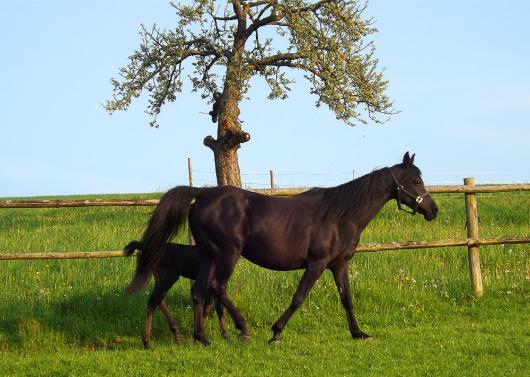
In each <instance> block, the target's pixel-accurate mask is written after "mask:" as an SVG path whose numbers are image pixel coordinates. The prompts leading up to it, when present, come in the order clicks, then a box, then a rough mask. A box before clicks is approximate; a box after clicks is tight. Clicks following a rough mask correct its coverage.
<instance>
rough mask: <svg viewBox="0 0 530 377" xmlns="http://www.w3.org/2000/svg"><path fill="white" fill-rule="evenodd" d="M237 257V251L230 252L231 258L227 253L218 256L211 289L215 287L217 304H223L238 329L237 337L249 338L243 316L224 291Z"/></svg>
mask: <svg viewBox="0 0 530 377" xmlns="http://www.w3.org/2000/svg"><path fill="white" fill-rule="evenodd" d="M238 257H239V253H234V254H232V257H231V258H230V257H229V256H228V255H227V256H226V257H225V258H219V259H217V260H216V267H215V268H216V274H215V280H216V281H215V284H214V286H213V289H215V293H216V296H217V300H218V302H219V305H224V307H225V308H226V310H228V313H229V314H230V316H231V317H232V319H233V320H234V323H235V325H236V328H237V329H238V330H239V331H240V333H239V339H241V340H248V339H250V334H249V333H248V329H247V323H246V321H245V318H243V316H242V315H241V313H240V312H239V311H238V310H237V308H236V307H235V306H234V304H233V303H232V301H231V300H230V299H229V298H228V295H227V293H226V287H227V285H228V279H230V276H232V273H233V272H234V268H235V264H236V261H237V259H238Z"/></svg>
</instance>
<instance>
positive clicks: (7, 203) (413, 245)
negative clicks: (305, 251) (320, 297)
mask: <svg viewBox="0 0 530 377" xmlns="http://www.w3.org/2000/svg"><path fill="white" fill-rule="evenodd" d="M192 174H193V169H192V164H191V159H190V158H188V179H189V182H188V183H189V185H190V186H192V185H193V179H192V178H193V175H192ZM352 174H353V175H354V174H355V173H354V172H353V171H352ZM269 179H270V189H253V190H252V189H251V190H250V191H254V192H257V193H261V194H265V195H271V196H293V195H296V194H299V193H301V192H303V191H306V190H307V188H276V185H275V176H274V171H273V170H270V171H269ZM426 188H427V190H428V191H429V192H430V193H436V194H464V196H465V207H466V224H467V237H468V238H467V239H464V240H435V241H421V242H417V241H407V242H391V243H378V244H367V245H359V246H358V247H357V248H356V252H359V253H363V252H377V251H387V250H406V249H428V248H429V249H430V248H441V247H454V246H465V247H467V248H468V260H469V274H470V280H471V286H472V289H473V292H474V293H475V295H477V296H481V295H482V294H483V286H482V276H481V271H480V256H479V246H481V245H500V244H523V243H530V237H509V238H506V237H505V238H483V239H480V238H479V234H478V210H477V201H476V196H475V194H477V193H497V192H517V191H530V184H510V185H480V186H476V185H475V179H474V178H465V179H464V185H460V186H455V185H450V186H427V187H426ZM158 202H159V200H158V199H93V200H2V201H0V209H1V208H67V207H104V206H154V205H157V204H158ZM189 242H190V243H193V238H192V237H191V232H190V239H189ZM135 255H138V254H135ZM121 256H123V253H122V252H121V251H96V252H67V253H3V254H2V253H0V260H35V259H92V258H110V257H121Z"/></svg>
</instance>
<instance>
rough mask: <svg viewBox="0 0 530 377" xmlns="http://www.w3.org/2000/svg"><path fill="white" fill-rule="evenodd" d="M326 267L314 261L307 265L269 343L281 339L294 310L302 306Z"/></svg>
mask: <svg viewBox="0 0 530 377" xmlns="http://www.w3.org/2000/svg"><path fill="white" fill-rule="evenodd" d="M325 268H326V266H325V265H323V264H319V263H313V264H309V265H308V266H307V268H306V270H305V272H304V275H303V276H302V279H301V280H300V283H298V288H296V292H295V294H294V296H293V299H292V301H291V305H289V307H288V308H287V309H286V310H285V312H283V314H282V316H281V317H280V318H279V319H278V320H277V321H276V323H275V324H274V325H273V326H272V332H273V335H272V338H271V340H269V343H278V342H279V341H280V335H281V333H282V330H283V328H284V327H285V325H286V324H287V322H288V321H289V319H290V318H291V316H292V315H293V314H294V312H295V311H296V310H297V309H298V308H299V307H300V305H302V303H303V302H304V300H305V299H306V297H307V295H308V294H309V291H310V290H311V288H313V285H315V282H316V281H317V280H318V278H319V277H320V275H322V272H324V270H325Z"/></svg>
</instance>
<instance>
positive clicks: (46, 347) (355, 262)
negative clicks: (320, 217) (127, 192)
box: [0, 193, 530, 376]
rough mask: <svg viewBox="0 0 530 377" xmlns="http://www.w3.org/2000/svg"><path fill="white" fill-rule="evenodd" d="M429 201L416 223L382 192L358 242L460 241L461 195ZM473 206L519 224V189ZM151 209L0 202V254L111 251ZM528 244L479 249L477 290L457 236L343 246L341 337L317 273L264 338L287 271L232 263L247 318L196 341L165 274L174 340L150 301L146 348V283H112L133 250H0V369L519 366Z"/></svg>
mask: <svg viewBox="0 0 530 377" xmlns="http://www.w3.org/2000/svg"><path fill="white" fill-rule="evenodd" d="M114 197H116V196H114ZM134 197H138V195H134ZM143 197H149V198H152V197H156V195H147V196H143ZM435 199H436V201H437V202H438V204H439V207H440V209H441V213H440V217H439V218H438V219H437V220H436V221H434V222H432V223H428V222H425V221H423V219H422V218H421V217H420V216H415V217H412V216H409V215H407V214H405V213H403V212H398V211H397V210H396V209H395V203H389V204H388V205H387V206H386V207H385V208H384V210H383V211H382V212H381V214H380V215H379V216H378V217H377V218H376V219H375V220H374V221H373V222H372V223H371V224H370V226H369V227H368V228H367V229H366V231H365V234H364V235H363V239H362V243H369V242H390V241H399V240H429V239H445V238H465V214H464V200H463V197H462V196H460V195H436V196H435ZM478 206H479V222H480V235H481V236H483V237H497V236H528V235H530V210H529V209H530V194H528V193H510V194H483V195H479V196H478ZM151 211H152V207H137V208H135V207H100V208H95V207H91V208H61V209H2V210H0V252H11V251H16V252H45V251H46V252H52V251H57V252H59V251H94V250H119V249H121V248H122V247H123V246H124V245H125V244H126V243H127V242H128V241H130V240H132V239H137V238H139V237H140V235H141V234H142V231H143V229H144V226H145V223H146V221H147V219H148V217H149V213H150V212H151ZM185 239H186V236H185V235H181V242H185ZM529 251H530V246H529V245H513V246H512V245H507V246H496V247H482V248H481V262H482V272H483V280H484V287H485V295H484V297H482V298H480V299H477V298H475V297H474V296H473V295H472V294H471V293H470V283H469V277H468V269H467V252H466V249H465V248H447V249H437V250H416V251H400V252H397V251H394V252H384V253H376V254H372V253H370V254H359V255H356V256H355V258H353V259H352V261H351V262H350V280H351V284H352V289H353V294H354V304H355V306H356V310H357V317H358V320H359V322H360V324H361V327H362V329H363V330H364V331H365V332H368V333H369V334H371V335H373V336H374V337H375V340H374V341H371V342H366V341H354V340H352V339H350V337H349V333H348V330H347V325H346V320H345V316H344V313H343V309H342V307H341V304H340V301H339V299H338V294H337V292H336V288H335V286H334V282H333V279H332V277H331V274H329V273H328V272H326V273H325V274H324V276H323V277H322V278H321V279H320V280H319V281H318V283H317V284H316V286H315V288H314V289H313V291H312V292H311V294H310V296H309V297H308V299H307V301H306V302H305V303H304V305H303V306H302V307H301V308H300V310H299V311H298V312H297V313H296V314H295V315H294V316H293V318H292V319H291V321H290V322H289V324H288V325H287V327H286V329H285V331H284V333H283V340H282V343H281V344H280V345H278V346H269V345H268V344H267V340H268V339H269V338H270V336H271V332H270V330H269V328H270V326H271V325H272V323H274V321H275V320H276V319H277V318H278V317H279V316H280V314H281V313H282V311H283V310H284V309H285V308H286V307H287V305H288V303H289V301H290V299H291V296H292V294H293V293H294V290H295V289H296V285H297V283H298V280H299V278H300V276H301V272H299V271H297V272H286V273H280V272H271V271H267V270H264V269H261V268H259V267H256V266H254V265H252V264H250V263H248V262H246V261H243V260H242V261H240V263H239V264H238V268H237V270H236V272H235V274H234V277H233V279H232V280H231V282H230V286H229V293H230V296H231V297H232V298H233V300H234V302H235V303H236V305H237V306H238V307H239V308H240V309H241V311H242V313H243V314H244V315H245V317H246V318H247V320H248V323H249V329H250V331H251V334H252V336H253V338H252V340H251V341H250V342H248V343H240V342H239V341H238V340H237V336H236V335H237V332H236V330H235V329H234V328H233V325H232V323H231V322H230V323H229V330H230V333H231V340H229V341H225V340H223V339H221V338H220V336H219V335H218V329H217V324H216V321H215V320H213V319H210V320H208V321H207V326H206V329H207V333H208V334H209V336H210V339H211V341H212V346H210V347H203V346H201V345H198V344H195V343H194V342H193V341H192V340H191V328H192V309H191V307H190V303H191V302H190V297H189V283H188V282H187V281H179V282H178V283H177V284H176V286H175V287H174V289H173V290H172V291H171V293H170V295H169V297H168V304H169V306H170V309H171V311H172V312H173V314H174V316H175V318H176V319H177V322H178V324H179V327H180V328H181V330H182V332H183V333H184V334H185V335H186V336H187V340H186V341H185V342H184V344H180V345H176V344H174V343H173V342H172V340H171V336H170V333H169V331H168V330H167V329H166V325H165V323H164V321H163V318H162V315H161V314H159V313H158V315H156V316H155V322H154V328H153V343H152V350H149V351H144V350H143V349H142V344H141V340H140V336H141V333H142V331H143V324H144V319H145V313H144V311H145V310H144V308H145V302H146V299H147V295H148V293H149V290H146V291H145V292H143V293H142V294H140V295H138V296H134V297H127V296H125V295H124V294H123V288H124V286H125V285H126V284H127V283H128V282H129V280H130V278H131V276H132V274H133V271H134V262H135V261H134V259H125V258H114V259H101V260H53V261H1V262H0V287H1V290H0V375H2V376H7V375H13V376H15V375H16V376H26V375H27V376H51V375H54V376H55V375H56V376H61V375H69V376H74V375H82V376H87V375H118V376H136V375H138V376H144V375H147V374H150V375H193V376H196V375H205V376H209V375H212V376H213V375H215V376H218V375H228V374H233V375H249V376H253V375H260V376H262V375H279V374H282V375H329V376H335V375H389V376H396V375H406V374H407V375H435V376H438V375H441V376H445V375H447V376H451V375H453V376H454V375H477V376H478V375H481V376H482V375H503V376H505V375H512V376H522V375H526V374H527V373H528V370H529V369H530V353H529V349H530V305H529V303H530V289H529V288H530V287H529V286H530V277H529V270H530V262H529V260H530V259H529V258H528V257H529Z"/></svg>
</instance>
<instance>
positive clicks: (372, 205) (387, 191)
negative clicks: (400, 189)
mask: <svg viewBox="0 0 530 377" xmlns="http://www.w3.org/2000/svg"><path fill="white" fill-rule="evenodd" d="M391 192H392V182H391V181H390V180H385V181H384V184H382V185H379V186H378V187H377V188H376V189H375V190H374V191H372V192H371V195H370V197H369V198H366V201H365V205H364V206H362V207H361V208H359V211H358V213H357V214H356V216H354V218H351V219H349V220H350V221H351V222H352V223H353V224H354V226H355V227H356V228H357V229H359V231H360V232H362V231H363V230H364V228H366V226H367V225H368V223H369V222H370V221H372V219H373V218H374V217H375V216H376V215H377V214H378V213H379V211H381V209H382V208H383V207H384V206H385V204H386V203H387V202H388V201H390V200H391V199H392V195H391Z"/></svg>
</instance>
